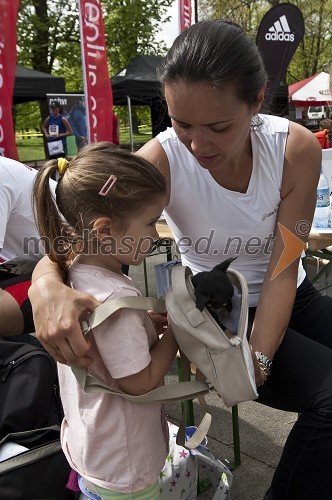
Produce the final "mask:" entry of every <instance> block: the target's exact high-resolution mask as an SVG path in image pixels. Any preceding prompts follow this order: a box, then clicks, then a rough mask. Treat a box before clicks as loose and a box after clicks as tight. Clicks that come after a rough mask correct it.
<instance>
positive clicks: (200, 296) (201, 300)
mask: <svg viewBox="0 0 332 500" xmlns="http://www.w3.org/2000/svg"><path fill="white" fill-rule="evenodd" d="M210 298H211V295H205V293H203V292H198V293H197V295H196V307H197V309H198V310H199V311H203V309H204V307H206V304H208V302H209V300H210Z"/></svg>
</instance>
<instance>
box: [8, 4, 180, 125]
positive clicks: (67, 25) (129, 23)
mask: <svg viewBox="0 0 332 500" xmlns="http://www.w3.org/2000/svg"><path fill="white" fill-rule="evenodd" d="M101 4H102V8H103V11H104V14H105V15H104V25H105V36H106V45H107V49H108V62H109V73H110V75H114V74H116V73H117V72H118V71H119V70H120V69H122V68H123V67H124V66H125V65H126V64H127V63H128V62H129V61H130V60H131V59H132V58H133V57H135V56H136V55H137V54H138V53H142V54H163V53H164V52H165V50H166V47H165V44H163V43H157V42H156V41H155V36H156V34H157V32H158V31H159V29H160V25H161V23H162V22H164V21H167V17H166V11H167V7H169V6H170V5H171V4H172V0H122V1H121V0H101ZM77 5H78V4H77V1H76V0H57V1H56V2H54V1H51V0H21V2H20V10H19V15H18V22H17V43H18V62H19V64H23V65H25V66H27V67H31V68H33V69H36V70H39V71H44V72H46V73H52V74H55V75H58V76H62V77H64V78H65V79H66V90H67V92H71V91H80V90H82V89H83V80H82V62H81V50H80V33H79V21H78V6H77ZM20 108H22V113H24V112H25V111H24V106H23V107H22V106H21V107H20ZM20 112H21V109H20V110H18V113H20ZM47 113H48V109H47V105H46V103H43V104H42V105H41V114H42V116H46V114H47Z"/></svg>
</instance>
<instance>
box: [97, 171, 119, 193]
mask: <svg viewBox="0 0 332 500" xmlns="http://www.w3.org/2000/svg"><path fill="white" fill-rule="evenodd" d="M117 180H118V178H117V177H115V175H110V176H109V178H108V179H107V181H106V182H105V184H104V185H103V187H102V188H101V190H100V191H99V194H100V196H106V195H108V193H109V192H110V190H111V189H112V186H114V184H115V183H116V181H117Z"/></svg>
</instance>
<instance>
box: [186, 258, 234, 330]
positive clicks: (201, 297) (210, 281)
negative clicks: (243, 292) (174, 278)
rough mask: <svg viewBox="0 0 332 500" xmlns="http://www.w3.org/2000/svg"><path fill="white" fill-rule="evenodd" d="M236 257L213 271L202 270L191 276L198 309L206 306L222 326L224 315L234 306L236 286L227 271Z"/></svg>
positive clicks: (201, 309) (222, 263)
mask: <svg viewBox="0 0 332 500" xmlns="http://www.w3.org/2000/svg"><path fill="white" fill-rule="evenodd" d="M235 258H236V257H235ZM235 258H231V259H227V260H225V261H223V262H221V263H220V264H218V265H217V266H215V267H214V268H213V269H211V271H202V272H200V273H197V274H196V275H195V276H192V278H191V281H192V284H193V285H194V287H195V295H196V307H197V309H199V310H200V311H203V309H204V307H206V308H207V309H208V310H209V312H210V313H211V314H212V316H213V317H214V318H215V319H216V321H218V323H219V324H220V325H221V326H222V327H223V325H222V317H223V316H224V317H225V316H227V315H228V314H229V313H230V312H231V310H232V307H233V306H232V297H233V294H234V287H233V284H232V282H231V280H230V279H229V277H228V276H227V272H226V271H227V269H228V267H229V265H230V264H231V262H233V260H235Z"/></svg>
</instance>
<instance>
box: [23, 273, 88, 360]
mask: <svg viewBox="0 0 332 500" xmlns="http://www.w3.org/2000/svg"><path fill="white" fill-rule="evenodd" d="M52 278H53V279H52ZM29 298H30V301H31V304H32V308H33V316H34V323H35V329H36V337H37V338H38V340H39V341H40V342H41V344H43V346H44V347H45V349H46V350H47V351H48V352H49V353H50V354H51V356H53V357H54V358H55V359H56V360H57V361H59V363H64V364H66V363H68V364H69V365H74V366H78V367H86V366H88V365H89V364H90V363H91V361H92V360H91V358H89V357H88V356H86V353H87V352H88V350H89V347H90V344H89V341H88V340H87V339H86V338H85V337H84V336H83V332H82V330H81V325H80V321H81V320H82V319H85V318H87V317H88V316H89V314H90V313H91V311H93V310H94V309H95V308H96V307H97V305H98V301H97V300H95V299H94V298H93V297H91V296H90V295H88V294H86V293H82V292H78V291H77V290H73V289H71V288H69V287H68V286H66V285H64V284H63V283H62V282H59V281H57V280H56V279H55V275H54V274H52V273H48V274H46V275H45V276H41V277H40V278H38V280H36V281H35V283H34V284H33V285H32V286H31V287H30V289H29Z"/></svg>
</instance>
